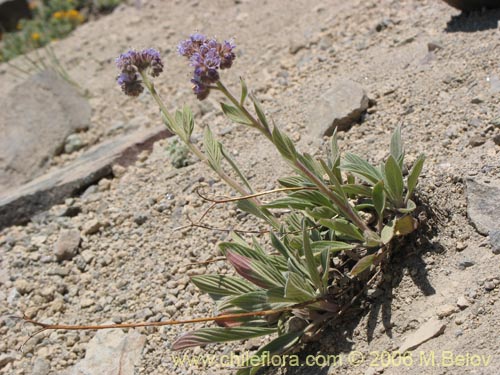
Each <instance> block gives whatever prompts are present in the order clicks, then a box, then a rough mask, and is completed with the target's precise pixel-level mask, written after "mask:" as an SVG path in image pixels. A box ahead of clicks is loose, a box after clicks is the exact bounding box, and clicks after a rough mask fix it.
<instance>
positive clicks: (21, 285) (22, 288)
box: [14, 279, 34, 295]
mask: <svg viewBox="0 0 500 375" xmlns="http://www.w3.org/2000/svg"><path fill="white" fill-rule="evenodd" d="M14 288H16V290H17V291H18V292H19V294H21V295H24V294H28V293H30V292H31V291H32V290H33V289H34V286H33V285H32V284H30V283H29V281H27V280H25V279H17V280H16V281H15V282H14Z"/></svg>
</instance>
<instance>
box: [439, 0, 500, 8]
mask: <svg viewBox="0 0 500 375" xmlns="http://www.w3.org/2000/svg"><path fill="white" fill-rule="evenodd" d="M443 1H444V2H445V3H447V4H449V5H451V6H452V7H455V8H457V9H460V10H464V11H471V10H481V9H482V8H491V9H493V8H500V1H498V0H443Z"/></svg>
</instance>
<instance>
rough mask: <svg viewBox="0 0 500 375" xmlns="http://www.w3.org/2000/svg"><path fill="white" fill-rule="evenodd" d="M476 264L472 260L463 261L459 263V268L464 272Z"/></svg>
mask: <svg viewBox="0 0 500 375" xmlns="http://www.w3.org/2000/svg"><path fill="white" fill-rule="evenodd" d="M474 264H475V263H474V262H473V261H471V260H461V261H460V262H459V263H458V268H460V269H461V270H464V269H466V268H469V267H472V266H473V265H474Z"/></svg>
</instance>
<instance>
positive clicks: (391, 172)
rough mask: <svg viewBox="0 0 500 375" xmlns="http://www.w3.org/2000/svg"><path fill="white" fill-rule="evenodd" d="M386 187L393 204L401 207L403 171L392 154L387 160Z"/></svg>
mask: <svg viewBox="0 0 500 375" xmlns="http://www.w3.org/2000/svg"><path fill="white" fill-rule="evenodd" d="M384 169H385V179H384V182H385V188H386V191H387V193H388V195H389V197H390V198H391V200H392V201H393V204H394V205H396V206H397V207H400V206H401V205H402V203H403V189H404V181H403V173H402V172H401V168H400V167H399V165H398V163H397V162H396V160H395V159H394V157H393V156H392V155H391V156H389V158H388V159H387V161H386V162H385V168H384Z"/></svg>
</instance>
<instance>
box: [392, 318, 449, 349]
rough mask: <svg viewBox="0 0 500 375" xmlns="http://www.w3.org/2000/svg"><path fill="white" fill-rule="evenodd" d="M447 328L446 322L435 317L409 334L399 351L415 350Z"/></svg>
mask: <svg viewBox="0 0 500 375" xmlns="http://www.w3.org/2000/svg"><path fill="white" fill-rule="evenodd" d="M445 329H446V324H445V323H444V322H442V321H440V320H438V319H434V318H433V319H431V320H429V321H427V322H425V323H424V324H423V325H422V326H420V328H419V329H417V330H416V331H415V332H413V333H412V334H411V335H409V336H408V337H407V338H406V340H405V341H404V342H403V343H402V344H401V346H400V347H399V352H400V353H405V352H407V351H409V350H413V349H415V348H417V347H418V346H420V345H421V344H423V343H424V342H426V341H428V340H430V339H432V338H433V337H436V336H439V335H440V334H442V333H443V332H444V330H445Z"/></svg>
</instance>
